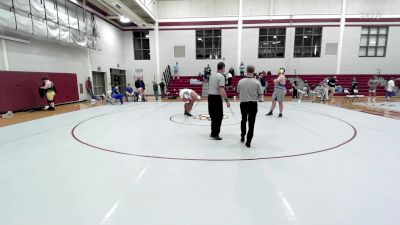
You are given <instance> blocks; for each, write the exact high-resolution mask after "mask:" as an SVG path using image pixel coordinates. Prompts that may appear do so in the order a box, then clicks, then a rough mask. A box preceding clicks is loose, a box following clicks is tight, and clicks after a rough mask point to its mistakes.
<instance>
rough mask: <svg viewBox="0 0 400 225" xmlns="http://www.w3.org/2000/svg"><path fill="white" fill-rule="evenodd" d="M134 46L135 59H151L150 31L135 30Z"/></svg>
mask: <svg viewBox="0 0 400 225" xmlns="http://www.w3.org/2000/svg"><path fill="white" fill-rule="evenodd" d="M133 48H134V55H135V60H150V39H149V31H134V32H133Z"/></svg>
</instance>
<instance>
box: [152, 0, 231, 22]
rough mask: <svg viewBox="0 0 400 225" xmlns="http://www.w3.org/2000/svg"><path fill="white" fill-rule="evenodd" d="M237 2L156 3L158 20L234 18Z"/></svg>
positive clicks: (182, 0)
mask: <svg viewBox="0 0 400 225" xmlns="http://www.w3.org/2000/svg"><path fill="white" fill-rule="evenodd" d="M238 11H239V5H238V1H232V0H172V1H159V2H158V18H171V17H173V18H185V17H220V16H235V15H237V13H238Z"/></svg>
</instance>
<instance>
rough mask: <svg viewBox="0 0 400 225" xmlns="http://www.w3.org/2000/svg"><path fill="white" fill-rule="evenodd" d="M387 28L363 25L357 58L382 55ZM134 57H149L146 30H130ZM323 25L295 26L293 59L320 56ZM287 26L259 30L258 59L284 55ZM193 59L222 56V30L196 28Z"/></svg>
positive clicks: (136, 58) (142, 58) (219, 57)
mask: <svg viewBox="0 0 400 225" xmlns="http://www.w3.org/2000/svg"><path fill="white" fill-rule="evenodd" d="M388 31H389V28H388V27H362V30H361V41H360V50H359V56H360V57H384V56H385V55H386V46H387V38H388ZM133 39H134V51H135V60H149V59H150V44H149V32H148V31H137V32H133ZM321 43H322V27H304V28H296V30H295V38H294V54H293V57H295V58H307V57H320V56H321ZM285 44H286V28H266V29H260V30H259V38H258V58H284V57H285ZM196 59H221V30H196Z"/></svg>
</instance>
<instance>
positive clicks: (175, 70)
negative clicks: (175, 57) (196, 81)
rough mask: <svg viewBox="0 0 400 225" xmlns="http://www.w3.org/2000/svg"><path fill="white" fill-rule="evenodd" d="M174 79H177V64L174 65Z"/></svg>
mask: <svg viewBox="0 0 400 225" xmlns="http://www.w3.org/2000/svg"><path fill="white" fill-rule="evenodd" d="M174 79H179V65H178V62H176V64H175V65H174Z"/></svg>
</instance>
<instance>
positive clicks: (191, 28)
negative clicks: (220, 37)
mask: <svg viewBox="0 0 400 225" xmlns="http://www.w3.org/2000/svg"><path fill="white" fill-rule="evenodd" d="M212 29H218V30H225V29H226V30H229V29H237V27H207V28H206V27H201V28H196V27H190V28H160V31H162V30H212Z"/></svg>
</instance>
